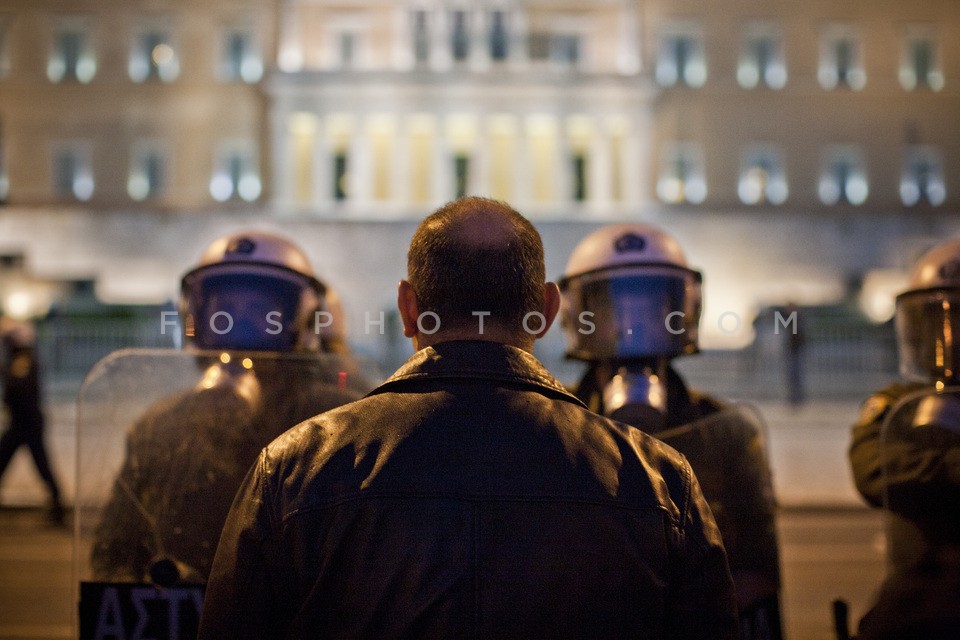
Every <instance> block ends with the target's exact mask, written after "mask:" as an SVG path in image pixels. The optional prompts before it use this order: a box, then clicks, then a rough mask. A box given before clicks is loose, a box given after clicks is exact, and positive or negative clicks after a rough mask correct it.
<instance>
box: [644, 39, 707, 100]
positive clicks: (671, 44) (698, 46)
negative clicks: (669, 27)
mask: <svg viewBox="0 0 960 640" xmlns="http://www.w3.org/2000/svg"><path fill="white" fill-rule="evenodd" d="M655 73H656V78H657V82H658V83H659V84H660V85H662V86H665V87H672V86H677V85H680V86H688V87H702V86H703V85H704V83H705V82H706V81H707V61H706V55H705V53H704V49H703V38H702V37H701V36H700V34H699V32H698V30H697V29H695V28H693V27H690V28H686V29H682V30H675V31H670V32H667V33H665V34H664V35H663V37H662V38H661V40H660V52H659V55H658V56H657V67H656V72H655Z"/></svg>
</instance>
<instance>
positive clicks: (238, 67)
mask: <svg viewBox="0 0 960 640" xmlns="http://www.w3.org/2000/svg"><path fill="white" fill-rule="evenodd" d="M218 75H219V77H220V79H221V80H223V81H224V82H247V83H255V82H259V81H260V78H262V77H263V57H262V56H261V55H260V50H259V47H258V46H257V44H256V40H255V38H254V35H253V33H252V32H251V31H250V30H248V29H235V28H231V29H227V30H226V31H224V33H223V35H222V41H221V45H220V62H219V65H218Z"/></svg>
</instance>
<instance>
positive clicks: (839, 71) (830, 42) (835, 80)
mask: <svg viewBox="0 0 960 640" xmlns="http://www.w3.org/2000/svg"><path fill="white" fill-rule="evenodd" d="M817 77H818V78H819V80H820V85H821V86H822V87H823V88H824V89H836V88H840V87H847V88H849V89H853V90H854V91H859V90H860V89H862V88H863V87H864V85H865V84H866V83H867V73H866V71H864V69H863V60H862V53H861V51H860V39H859V37H858V36H857V34H856V33H855V32H854V31H853V30H852V29H851V28H848V27H845V26H841V25H834V26H831V27H829V28H828V29H826V30H825V31H824V32H823V36H822V37H821V40H820V66H819V69H818V70H817Z"/></svg>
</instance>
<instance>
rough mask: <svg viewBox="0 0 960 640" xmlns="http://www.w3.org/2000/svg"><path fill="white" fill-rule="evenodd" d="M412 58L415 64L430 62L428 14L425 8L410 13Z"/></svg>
mask: <svg viewBox="0 0 960 640" xmlns="http://www.w3.org/2000/svg"><path fill="white" fill-rule="evenodd" d="M411 22H412V32H413V35H412V38H413V60H414V63H415V64H417V65H421V66H422V65H425V64H427V63H428V62H430V40H431V38H430V14H429V12H428V11H427V10H426V9H415V10H414V11H413V13H412V14H411Z"/></svg>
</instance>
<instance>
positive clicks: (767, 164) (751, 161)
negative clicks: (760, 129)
mask: <svg viewBox="0 0 960 640" xmlns="http://www.w3.org/2000/svg"><path fill="white" fill-rule="evenodd" d="M737 194H738V195H739V196H740V200H741V202H743V203H744V204H762V203H764V202H767V203H770V204H783V203H784V202H785V201H786V200H787V195H788V188H787V177H786V173H785V172H784V169H783V159H782V157H781V154H780V151H779V150H777V149H776V148H773V147H769V146H767V145H757V146H754V147H751V148H748V149H747V151H746V152H745V153H744V155H743V163H742V165H741V167H740V183H739V184H738V185H737Z"/></svg>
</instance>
